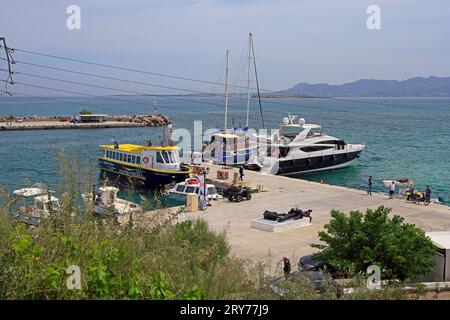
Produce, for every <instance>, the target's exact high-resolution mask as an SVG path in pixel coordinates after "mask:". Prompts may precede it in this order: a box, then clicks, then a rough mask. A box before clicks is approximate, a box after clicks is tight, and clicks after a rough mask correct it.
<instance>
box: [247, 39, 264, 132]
mask: <svg viewBox="0 0 450 320" xmlns="http://www.w3.org/2000/svg"><path fill="white" fill-rule="evenodd" d="M250 44H251V47H252V55H253V66H254V68H255V80H256V89H257V91H258V102H259V112H260V113H261V124H262V128H263V129H264V116H263V112H262V105H261V94H260V92H259V82H258V72H257V71H256V58H255V47H254V46H253V37H252V38H250Z"/></svg>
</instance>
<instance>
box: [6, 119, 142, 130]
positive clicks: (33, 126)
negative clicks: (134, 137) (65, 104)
mask: <svg viewBox="0 0 450 320" xmlns="http://www.w3.org/2000/svg"><path fill="white" fill-rule="evenodd" d="M145 126H146V125H145V124H143V123H136V122H122V121H104V122H99V123H70V122H59V121H26V122H19V123H17V122H12V123H11V122H0V131H2V130H5V131H6V130H8V131H9V130H55V129H101V128H134V127H145Z"/></svg>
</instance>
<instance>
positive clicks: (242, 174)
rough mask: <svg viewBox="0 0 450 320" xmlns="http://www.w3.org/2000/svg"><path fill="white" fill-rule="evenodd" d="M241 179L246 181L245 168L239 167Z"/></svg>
mask: <svg viewBox="0 0 450 320" xmlns="http://www.w3.org/2000/svg"><path fill="white" fill-rule="evenodd" d="M239 179H240V180H241V181H242V180H244V166H240V167H239Z"/></svg>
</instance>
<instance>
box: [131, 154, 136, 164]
mask: <svg viewBox="0 0 450 320" xmlns="http://www.w3.org/2000/svg"><path fill="white" fill-rule="evenodd" d="M131 163H134V164H135V163H136V156H131Z"/></svg>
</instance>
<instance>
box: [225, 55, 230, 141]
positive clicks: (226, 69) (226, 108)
mask: <svg viewBox="0 0 450 320" xmlns="http://www.w3.org/2000/svg"><path fill="white" fill-rule="evenodd" d="M228 54H229V50H227V52H226V66H225V126H224V131H225V132H226V131H227V120H228V119H227V116H228Z"/></svg>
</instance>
